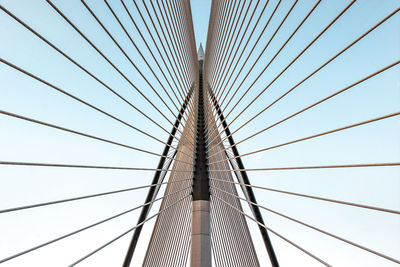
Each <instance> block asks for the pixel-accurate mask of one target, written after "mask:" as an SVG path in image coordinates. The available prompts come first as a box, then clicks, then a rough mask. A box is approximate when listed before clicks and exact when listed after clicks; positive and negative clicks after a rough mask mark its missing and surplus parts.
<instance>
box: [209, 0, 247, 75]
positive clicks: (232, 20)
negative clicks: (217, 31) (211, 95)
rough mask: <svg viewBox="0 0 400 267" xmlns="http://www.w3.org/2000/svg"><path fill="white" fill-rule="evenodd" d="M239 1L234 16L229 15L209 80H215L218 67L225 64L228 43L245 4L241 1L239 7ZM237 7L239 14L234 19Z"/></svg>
mask: <svg viewBox="0 0 400 267" xmlns="http://www.w3.org/2000/svg"><path fill="white" fill-rule="evenodd" d="M240 2H241V0H239V2H238V5H237V8H236V10H235V14H234V16H233V17H232V16H230V18H229V20H228V24H227V25H228V29H229V30H227V34H226V33H225V34H224V36H225V37H226V38H225V39H224V40H223V42H222V43H221V48H220V51H219V52H218V53H217V57H216V59H215V61H216V62H218V63H217V65H216V66H215V70H214V73H213V76H212V77H210V80H211V81H214V80H216V79H217V78H218V76H219V73H220V68H221V67H222V66H224V65H225V63H224V62H225V60H226V55H227V49H228V48H229V47H230V45H231V43H232V40H233V34H234V33H235V30H236V28H237V24H238V23H239V18H240V16H241V14H242V12H243V9H244V5H245V1H243V4H242V6H241V8H239V5H240ZM234 8H235V7H234ZM239 9H240V14H239V17H238V19H236V17H237V15H238V11H239ZM235 21H236V25H235V26H233V25H234V24H235ZM231 23H232V24H231ZM233 29H235V30H234V31H233V32H232V30H233ZM231 34H232V35H231ZM228 40H229V43H228Z"/></svg>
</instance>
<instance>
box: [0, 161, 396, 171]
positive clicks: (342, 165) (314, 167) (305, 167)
mask: <svg viewBox="0 0 400 267" xmlns="http://www.w3.org/2000/svg"><path fill="white" fill-rule="evenodd" d="M0 164H1V162H0ZM392 166H400V162H384V163H363V164H340V165H319V166H295V167H276V168H251V169H239V168H238V169H235V170H215V169H210V170H209V171H210V172H237V171H286V170H310V169H333V168H364V167H392Z"/></svg>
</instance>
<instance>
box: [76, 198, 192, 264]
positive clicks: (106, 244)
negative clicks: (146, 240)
mask: <svg viewBox="0 0 400 267" xmlns="http://www.w3.org/2000/svg"><path fill="white" fill-rule="evenodd" d="M190 196H191V194H188V195H186V196H185V197H183V198H181V199H180V200H178V201H176V202H174V203H173V204H171V205H169V206H168V207H166V208H164V209H162V210H160V211H159V212H157V213H156V214H154V215H152V216H150V217H149V218H147V219H146V220H144V221H143V222H141V223H139V224H137V225H135V226H134V227H132V228H129V229H128V230H126V231H125V232H123V233H122V234H120V235H118V236H117V237H115V238H113V239H112V240H110V241H108V242H107V243H105V244H104V245H102V246H100V247H99V248H97V249H95V250H93V251H92V252H90V253H89V254H87V255H85V256H84V257H82V258H80V259H79V260H77V261H75V262H74V263H72V264H70V265H69V267H72V266H75V265H77V264H78V263H80V262H82V261H83V260H85V259H87V258H89V257H90V256H92V255H93V254H95V253H96V252H98V251H100V250H102V249H103V248H105V247H107V246H108V245H110V244H112V243H113V242H115V241H117V240H118V239H120V238H121V237H123V236H125V235H126V234H128V233H129V232H131V231H133V230H135V229H136V228H137V227H139V226H141V225H143V224H144V223H146V222H147V221H149V220H151V219H153V218H154V217H156V216H158V215H160V214H162V213H163V212H165V211H166V210H167V209H169V208H170V207H172V206H174V205H176V204H178V203H179V202H181V201H182V200H184V199H186V198H188V197H190Z"/></svg>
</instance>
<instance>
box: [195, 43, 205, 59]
mask: <svg viewBox="0 0 400 267" xmlns="http://www.w3.org/2000/svg"><path fill="white" fill-rule="evenodd" d="M197 58H198V60H204V50H203V45H202V44H201V43H200V46H199V51H198V52H197Z"/></svg>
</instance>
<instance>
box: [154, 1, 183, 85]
mask: <svg viewBox="0 0 400 267" xmlns="http://www.w3.org/2000/svg"><path fill="white" fill-rule="evenodd" d="M150 4H151V6H152V9H153V11H154V14H155V15H156V18H157V20H158V23H159V25H160V28H161V30H162V32H163V35H164V40H165V41H166V42H168V40H169V41H170V43H171V46H172V49H173V50H174V51H175V55H176V57H177V62H178V65H179V67H180V69H181V71H182V73H183V76H184V78H185V80H186V82H187V83H189V77H188V73H187V69H186V68H184V66H183V65H182V64H183V62H182V58H181V57H180V53H179V52H178V49H177V47H176V45H175V43H174V42H173V41H174V39H173V38H172V36H171V33H170V31H169V28H168V27H167V25H168V24H167V22H166V21H165V18H164V14H163V13H162V12H161V8H160V5H159V3H158V1H156V4H157V7H158V9H159V11H160V17H161V20H162V22H163V23H161V21H160V20H159V16H158V15H157V11H156V9H155V6H154V4H153V2H150ZM162 25H164V26H165V30H166V32H167V35H168V38H167V37H166V35H165V32H164V30H163V27H162ZM169 26H171V25H169Z"/></svg>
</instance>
